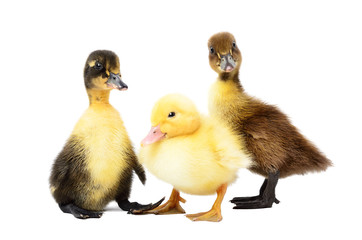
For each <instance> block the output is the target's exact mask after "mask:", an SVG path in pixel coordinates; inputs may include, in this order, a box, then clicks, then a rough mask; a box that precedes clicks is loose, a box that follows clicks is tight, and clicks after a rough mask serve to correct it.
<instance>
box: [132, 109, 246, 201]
mask: <svg viewBox="0 0 362 240" xmlns="http://www.w3.org/2000/svg"><path fill="white" fill-rule="evenodd" d="M241 143H242V140H241V139H239V137H237V136H236V135H234V134H232V133H231V131H230V130H229V129H228V128H226V127H225V126H223V125H222V124H220V123H219V122H216V121H215V120H213V119H210V118H207V117H204V116H202V117H201V126H200V128H199V129H198V130H197V131H196V132H194V133H193V134H190V135H185V136H178V137H173V138H167V137H166V138H165V139H163V140H161V141H159V142H156V143H153V144H150V145H147V146H145V147H142V148H141V150H140V153H139V159H140V162H141V163H143V164H144V165H145V166H146V167H147V168H148V170H149V171H150V172H151V173H152V174H154V175H155V176H157V177H158V178H159V179H161V180H163V181H165V182H168V183H170V184H171V185H173V186H174V188H176V189H177V190H179V191H182V192H185V193H188V194H195V195H208V194H213V193H215V192H216V189H217V188H218V187H220V185H221V184H224V183H227V184H230V183H232V182H233V181H234V180H235V179H236V177H237V171H238V169H239V168H242V167H243V168H246V167H248V166H249V164H250V162H251V161H250V156H249V155H248V153H247V152H246V150H245V148H244V147H243V144H241Z"/></svg>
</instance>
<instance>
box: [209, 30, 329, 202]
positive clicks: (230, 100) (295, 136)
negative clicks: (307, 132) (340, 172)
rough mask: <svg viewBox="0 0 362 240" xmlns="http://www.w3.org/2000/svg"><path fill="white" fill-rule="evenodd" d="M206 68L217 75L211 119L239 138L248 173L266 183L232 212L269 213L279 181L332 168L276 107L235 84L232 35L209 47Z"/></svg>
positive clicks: (236, 73) (236, 70)
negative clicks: (248, 158)
mask: <svg viewBox="0 0 362 240" xmlns="http://www.w3.org/2000/svg"><path fill="white" fill-rule="evenodd" d="M208 47H209V63H210V66H211V68H212V69H213V70H214V71H215V72H217V73H218V78H217V81H216V82H215V83H214V84H213V85H212V87H211V89H210V95H209V111H210V114H211V115H212V116H214V117H216V118H218V119H220V120H222V121H223V122H226V123H227V124H228V125H229V126H230V127H231V128H232V129H233V130H234V131H235V132H237V133H238V134H239V135H240V136H242V137H243V139H244V141H245V144H246V148H247V150H248V151H249V152H250V154H251V155H252V161H253V163H254V164H252V166H251V167H250V168H249V170H250V171H252V172H254V173H257V174H260V175H262V176H264V177H265V180H264V183H263V185H262V187H261V188H260V192H259V193H260V194H259V195H258V196H255V197H236V198H234V199H232V200H231V202H233V203H235V204H236V206H235V207H234V208H235V209H251V208H269V207H272V205H273V203H274V202H275V203H279V201H278V200H277V199H276V196H275V188H276V186H277V183H278V179H279V178H284V177H288V176H290V175H293V174H305V173H308V172H320V171H324V170H326V169H327V168H328V167H329V166H331V165H332V163H331V161H330V160H329V159H327V158H326V157H325V156H324V155H323V154H322V153H321V152H320V151H319V150H318V149H317V148H316V147H315V146H314V145H313V144H312V143H311V142H310V141H308V140H307V139H306V138H305V137H304V136H303V135H302V134H301V133H300V132H299V131H298V130H297V128H296V127H295V126H293V125H292V124H291V122H290V121H289V119H288V117H287V116H286V115H285V114H284V113H282V112H281V111H280V110H279V109H278V108H277V107H275V106H272V105H268V104H265V103H264V102H262V101H260V100H258V99H256V98H253V97H251V96H249V95H248V94H247V93H246V92H245V91H244V88H243V87H242V85H241V83H240V80H239V68H240V64H241V53H240V50H239V49H238V47H237V45H236V41H235V38H234V36H233V35H232V34H230V33H227V32H221V33H217V34H215V35H213V36H212V37H211V38H210V39H209V41H208Z"/></svg>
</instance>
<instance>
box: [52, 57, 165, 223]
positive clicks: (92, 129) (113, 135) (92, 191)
mask: <svg viewBox="0 0 362 240" xmlns="http://www.w3.org/2000/svg"><path fill="white" fill-rule="evenodd" d="M84 83H85V86H86V90H87V94H88V97H89V108H88V109H87V110H86V111H85V113H84V114H83V115H82V117H81V118H80V119H79V121H78V122H77V124H76V125H75V127H74V129H73V132H72V133H71V136H70V137H69V139H68V141H67V142H66V144H65V146H64V148H63V150H62V151H61V152H60V153H59V155H58V156H57V158H56V160H55V162H54V164H53V167H52V171H51V176H50V189H51V192H52V195H53V197H54V198H55V200H56V202H57V203H58V204H59V207H60V209H61V210H62V211H63V212H65V213H71V214H73V215H74V217H76V218H81V219H85V218H99V217H101V216H102V213H103V212H102V210H103V208H104V207H105V206H106V205H107V204H108V203H109V202H110V201H112V200H116V201H117V203H118V205H119V207H120V208H121V209H122V210H125V211H132V210H133V209H138V210H139V209H144V210H145V209H146V210H147V209H152V208H154V207H156V206H158V205H159V204H160V203H161V202H162V200H161V201H159V202H158V203H156V204H148V205H141V204H138V203H137V202H132V203H130V202H129V201H128V198H129V195H130V190H131V184H132V175H133V171H135V173H136V174H137V175H138V177H139V179H140V180H141V182H142V183H143V184H144V183H145V181H146V175H145V172H144V169H143V167H142V165H140V164H139V162H138V160H137V157H136V155H135V153H134V150H133V147H132V144H131V141H130V139H129V137H128V134H127V131H126V129H125V127H124V125H123V121H122V119H121V117H120V115H119V113H118V111H117V110H116V109H115V108H113V106H112V105H111V104H109V94H110V91H111V90H112V89H118V90H121V91H123V90H127V88H128V87H127V85H126V84H125V83H124V82H123V81H122V79H121V74H120V66H119V59H118V56H117V55H116V54H115V53H113V52H111V51H106V50H98V51H94V52H92V53H91V54H90V55H89V57H88V59H87V61H86V64H85V67H84Z"/></svg>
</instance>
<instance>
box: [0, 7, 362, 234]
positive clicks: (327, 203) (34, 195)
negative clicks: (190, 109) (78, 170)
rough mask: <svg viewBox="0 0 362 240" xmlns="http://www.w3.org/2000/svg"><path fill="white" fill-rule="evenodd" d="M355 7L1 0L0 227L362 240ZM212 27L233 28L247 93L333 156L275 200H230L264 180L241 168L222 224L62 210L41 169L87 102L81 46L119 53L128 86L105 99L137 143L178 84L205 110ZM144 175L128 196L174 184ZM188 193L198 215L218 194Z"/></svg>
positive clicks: (154, 195)
mask: <svg viewBox="0 0 362 240" xmlns="http://www.w3.org/2000/svg"><path fill="white" fill-rule="evenodd" d="M59 2H60V1H59ZM131 2H132V3H131ZM361 12H362V8H361V7H360V5H359V4H358V1H345V0H343V1H316V0H313V1H306V0H304V1H248V2H246V1H225V0H223V1H204V2H202V3H201V2H196V1H195V0H193V1H180V2H179V3H174V2H172V1H144V2H141V1H113V2H112V1H83V2H76V1H61V3H54V2H53V1H44V2H41V1H6V3H5V2H2V3H1V7H0V22H1V27H0V28H1V37H0V41H1V44H0V49H1V52H0V68H1V75H0V76H1V94H0V104H1V105H0V111H1V118H0V119H1V120H0V121H1V124H0V137H1V151H0V159H1V173H0V178H1V179H0V184H1V185H0V189H1V198H0V201H1V205H0V206H1V218H2V220H3V223H2V224H1V229H2V230H1V231H0V238H1V239H20V238H22V239H30V238H32V239H35V238H37V239H39V238H49V239H50V238H51V239H131V238H132V239H141V238H143V239H150V238H154V239H166V238H167V239H170V238H174V239H196V238H209V239H216V238H230V239H231V238H232V239H262V238H263V239H265V238H267V239H318V238H319V239H327V238H332V237H334V239H337V238H338V239H341V238H343V239H361V231H360V229H359V228H360V226H361V222H360V216H361V213H362V211H361V193H360V192H361V191H360V189H361V177H359V174H360V172H361V167H362V164H361V160H362V157H361V155H360V153H359V149H360V146H361V140H360V138H359V136H360V135H361V120H362V119H361V114H360V112H361V102H362V99H361V90H362V88H361V86H360V82H361V80H362V71H361V66H362V57H361V56H362V47H361V46H362V44H361V43H362V36H361V33H362V31H361V29H362V28H361V22H362V14H361ZM219 31H229V32H231V33H233V34H234V35H235V38H236V40H237V44H238V46H239V48H240V50H241V52H242V55H243V63H242V66H241V70H240V79H241V81H242V84H243V86H244V87H245V89H246V91H247V92H248V93H249V94H251V95H253V96H257V97H258V98H261V99H263V100H264V101H266V102H268V103H271V104H275V105H277V106H279V107H280V108H281V109H282V110H283V111H284V112H285V113H287V114H288V115H289V116H290V119H291V120H292V122H293V123H294V124H295V125H296V126H297V127H298V128H299V129H300V130H301V132H302V133H303V134H305V135H306V136H307V137H308V138H309V139H310V140H311V141H313V142H314V143H315V144H316V145H317V146H318V147H319V148H320V149H321V150H322V151H323V152H324V153H325V154H326V155H327V156H328V157H329V158H330V159H331V160H332V161H333V163H334V167H333V168H330V169H328V170H327V171H326V172H324V173H319V174H308V175H305V176H293V177H289V178H287V179H282V180H280V182H279V184H278V187H277V197H278V199H279V200H281V203H280V204H279V205H274V206H273V208H271V209H264V210H238V211H237V210H232V206H233V205H232V204H231V203H230V202H228V200H230V199H231V198H232V197H235V196H245V195H255V194H256V193H257V192H258V190H259V187H260V185H261V183H262V181H263V178H262V177H260V176H257V175H254V174H252V173H250V172H249V171H247V170H241V171H240V174H239V175H240V177H239V180H238V181H237V182H236V183H235V184H233V185H232V186H230V187H229V188H228V191H227V193H226V196H225V200H224V202H223V204H222V211H223V217H224V219H223V221H222V222H220V223H209V222H191V221H190V220H188V219H187V218H185V217H184V216H183V215H170V216H153V215H147V216H132V215H127V214H126V213H125V212H122V211H120V210H119V209H118V208H117V205H116V204H115V203H114V202H113V203H111V204H110V205H109V206H108V207H107V208H106V212H105V213H104V215H103V217H102V218H101V219H97V220H95V219H91V220H85V221H81V220H77V219H75V218H74V217H73V216H71V215H69V214H63V213H61V211H60V210H59V209H58V207H57V205H56V203H55V201H54V200H53V199H52V197H51V195H50V192H49V189H48V177H49V174H50V168H51V165H52V163H53V160H54V159H55V157H56V155H57V154H58V152H59V151H60V150H61V148H62V146H63V144H64V143H65V141H66V139H67V138H68V136H69V134H70V132H71V131H72V128H73V126H74V124H75V123H76V121H77V120H78V118H79V117H80V116H81V114H82V113H83V111H84V110H85V109H86V108H87V106H88V99H87V95H86V92H85V89H84V83H83V76H82V71H83V66H84V63H85V60H86V58H87V56H88V54H89V53H90V52H91V51H93V50H97V49H109V50H112V51H114V52H115V53H117V54H118V55H119V57H120V61H121V72H122V76H123V80H124V81H125V82H126V83H127V84H128V86H129V90H128V91H127V92H116V91H113V92H112V93H111V99H110V101H111V103H112V105H113V106H114V107H116V108H117V109H118V110H119V111H120V113H121V115H122V118H123V120H124V122H125V125H126V128H127V129H128V132H129V135H130V137H131V139H132V141H133V143H134V145H135V148H136V149H137V150H138V149H139V142H140V141H141V139H142V138H143V137H144V136H145V135H146V134H147V132H148V130H149V127H150V122H149V115H150V111H151V108H152V106H153V103H154V102H155V101H156V100H157V99H158V98H159V97H161V96H162V95H164V94H167V93H170V92H179V93H183V94H186V95H187V96H189V97H190V98H192V100H194V102H195V103H196V104H197V106H198V108H199V109H200V111H201V112H203V113H207V94H208V89H209V86H210V85H211V84H212V83H213V82H214V81H215V79H216V74H215V73H214V72H213V71H212V70H211V68H210V67H209V65H208V49H207V40H208V38H209V37H210V36H211V35H212V34H214V33H217V32H219ZM147 176H148V181H147V184H146V186H143V185H142V184H140V182H139V181H138V179H137V178H135V179H134V180H135V181H134V185H133V191H132V196H131V200H133V201H139V202H142V203H149V202H154V201H157V200H158V199H159V198H161V197H163V196H167V197H168V196H169V194H170V192H171V189H172V187H171V186H170V185H168V184H167V183H164V182H161V181H159V180H157V179H156V178H155V177H153V176H152V175H150V174H147ZM183 197H184V198H185V199H186V200H187V203H186V204H184V205H183V206H184V208H185V210H186V211H187V212H188V213H195V212H199V211H206V210H209V209H210V207H211V205H212V204H213V201H214V200H215V197H216V196H215V195H213V196H206V197H205V196H191V195H185V194H184V195H183ZM5 235H6V237H4V236H5Z"/></svg>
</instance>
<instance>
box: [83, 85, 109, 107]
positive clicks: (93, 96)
mask: <svg viewBox="0 0 362 240" xmlns="http://www.w3.org/2000/svg"><path fill="white" fill-rule="evenodd" d="M110 92H111V90H98V89H87V94H88V98H89V105H94V104H109V94H110Z"/></svg>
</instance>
